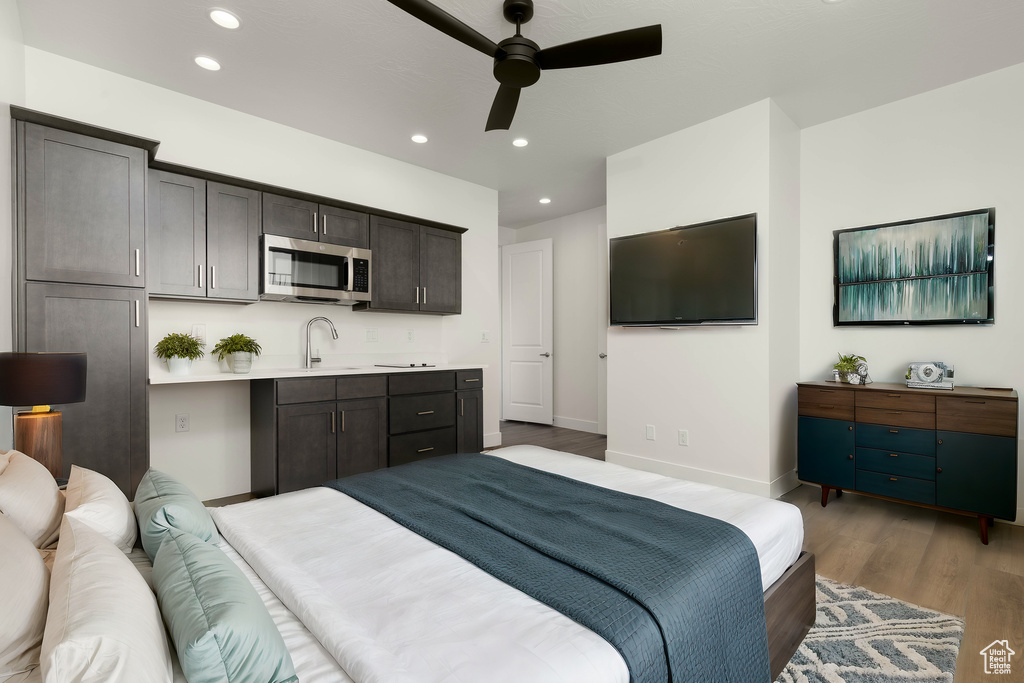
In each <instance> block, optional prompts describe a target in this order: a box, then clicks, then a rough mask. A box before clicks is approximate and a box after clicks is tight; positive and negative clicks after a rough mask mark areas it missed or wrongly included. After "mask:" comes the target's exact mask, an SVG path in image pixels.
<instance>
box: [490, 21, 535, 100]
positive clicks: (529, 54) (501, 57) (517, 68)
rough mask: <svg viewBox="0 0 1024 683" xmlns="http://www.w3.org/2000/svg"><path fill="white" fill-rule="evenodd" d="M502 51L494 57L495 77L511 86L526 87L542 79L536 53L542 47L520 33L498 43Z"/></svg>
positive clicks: (503, 83)
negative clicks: (535, 57) (535, 56)
mask: <svg viewBox="0 0 1024 683" xmlns="http://www.w3.org/2000/svg"><path fill="white" fill-rule="evenodd" d="M498 47H500V48H501V52H499V53H498V56H497V57H495V58H494V78H495V79H497V81H498V82H499V83H501V84H502V85H507V86H509V87H510V88H525V87H528V86H531V85H533V84H534V83H536V82H537V81H538V80H539V79H540V67H539V66H537V60H536V59H534V55H536V54H537V50H539V49H540V47H539V46H538V45H537V43H535V42H533V41H532V40H530V39H529V38H524V37H523V36H521V35H519V34H518V33H517V34H516V35H514V36H512V37H511V38H506V39H505V40H503V41H501V42H500V43H498Z"/></svg>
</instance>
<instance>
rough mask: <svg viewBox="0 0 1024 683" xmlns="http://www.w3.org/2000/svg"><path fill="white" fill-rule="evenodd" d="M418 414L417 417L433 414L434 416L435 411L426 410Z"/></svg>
mask: <svg viewBox="0 0 1024 683" xmlns="http://www.w3.org/2000/svg"><path fill="white" fill-rule="evenodd" d="M416 414H417V415H433V414H434V411H433V410H424V411H423V412H421V413H416Z"/></svg>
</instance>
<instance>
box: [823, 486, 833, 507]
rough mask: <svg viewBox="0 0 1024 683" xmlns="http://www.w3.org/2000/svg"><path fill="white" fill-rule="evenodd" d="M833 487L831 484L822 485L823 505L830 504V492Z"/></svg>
mask: <svg viewBox="0 0 1024 683" xmlns="http://www.w3.org/2000/svg"><path fill="white" fill-rule="evenodd" d="M831 489H832V487H831V486H824V485H822V487H821V507H825V506H826V505H827V504H828V492H829V491H830V490H831Z"/></svg>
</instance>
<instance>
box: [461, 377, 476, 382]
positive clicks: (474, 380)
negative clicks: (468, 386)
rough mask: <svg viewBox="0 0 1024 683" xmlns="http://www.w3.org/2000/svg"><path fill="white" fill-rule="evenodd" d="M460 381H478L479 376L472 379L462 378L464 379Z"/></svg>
mask: <svg viewBox="0 0 1024 683" xmlns="http://www.w3.org/2000/svg"><path fill="white" fill-rule="evenodd" d="M462 381H463V382H479V381H480V378H479V377H476V378H474V379H464V380H462Z"/></svg>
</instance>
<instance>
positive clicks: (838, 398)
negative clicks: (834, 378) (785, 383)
mask: <svg viewBox="0 0 1024 683" xmlns="http://www.w3.org/2000/svg"><path fill="white" fill-rule="evenodd" d="M853 393H854V392H853V391H852V390H850V389H832V388H823V387H798V388H797V402H798V404H799V405H798V413H799V414H800V415H805V416H807V417H824V418H828V419H833V420H851V421H852V420H853V413H854V408H853V405H854V404H853V401H854V399H853Z"/></svg>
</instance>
